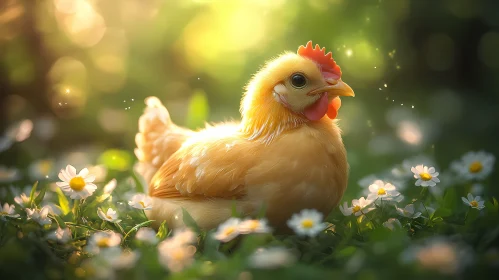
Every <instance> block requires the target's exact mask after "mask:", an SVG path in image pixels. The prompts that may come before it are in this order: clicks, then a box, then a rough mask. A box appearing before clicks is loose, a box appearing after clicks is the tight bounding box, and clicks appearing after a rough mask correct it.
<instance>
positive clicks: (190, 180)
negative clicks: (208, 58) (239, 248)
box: [135, 42, 354, 231]
mask: <svg viewBox="0 0 499 280" xmlns="http://www.w3.org/2000/svg"><path fill="white" fill-rule="evenodd" d="M339 96H354V93H353V91H352V89H351V88H350V87H349V86H348V85H347V84H346V83H344V82H343V81H342V80H341V70H340V67H339V66H338V65H337V64H336V63H335V61H334V60H333V58H332V54H331V53H330V52H329V53H327V54H326V53H325V49H324V48H322V49H321V48H320V47H319V45H316V46H315V48H314V47H313V46H312V42H308V44H307V45H306V46H300V47H299V49H298V52H297V53H296V54H295V53H291V52H286V53H284V54H282V55H280V56H279V57H277V58H275V59H273V60H271V61H269V62H268V63H266V64H265V66H264V67H263V68H262V69H261V70H260V71H259V72H258V73H257V74H256V75H255V76H254V77H253V78H252V79H251V81H250V82H249V83H248V85H247V87H246V92H245V93H244V96H243V98H242V101H241V109H240V111H241V116H242V120H241V122H239V123H220V124H217V125H213V126H207V127H206V128H205V129H202V130H200V131H197V132H194V131H191V130H188V129H185V128H182V127H179V126H177V125H175V124H174V123H173V122H172V121H171V119H170V116H169V114H168V111H167V110H166V108H165V107H164V106H163V105H162V104H161V102H160V101H159V100H158V99H157V98H156V97H148V98H147V99H146V104H147V108H146V109H145V112H144V114H143V115H142V116H141V118H140V120H139V133H138V134H137V135H136V138H135V141H136V144H137V148H136V149H135V153H136V155H137V158H138V159H139V166H138V171H139V173H140V174H141V175H142V176H143V177H144V178H145V180H146V181H147V183H148V184H149V195H150V196H151V197H152V200H153V208H152V210H148V211H146V215H147V216H148V217H149V219H151V220H155V225H156V226H158V225H159V224H160V223H161V222H162V221H166V222H167V224H168V225H169V226H170V227H171V228H179V227H182V226H185V225H184V224H183V219H182V208H185V210H186V211H187V212H189V214H190V215H191V216H192V217H193V218H194V220H195V221H196V222H197V223H198V225H199V226H200V227H201V228H204V229H211V228H214V227H216V226H217V225H218V224H220V223H221V222H223V221H225V220H226V219H228V218H229V217H230V216H231V214H232V210H233V209H234V208H235V209H236V210H237V211H239V213H242V214H244V215H248V216H251V215H255V214H257V213H258V212H259V211H261V209H262V207H263V208H264V209H265V213H266V217H267V219H268V220H269V223H270V225H271V226H272V227H274V228H275V229H277V230H282V231H285V230H286V228H287V226H286V221H287V220H288V219H289V218H290V217H291V215H292V214H294V213H297V212H299V211H301V210H302V209H305V208H309V209H317V210H318V211H320V212H322V213H323V214H325V215H327V214H328V213H329V212H330V211H331V210H332V209H333V208H334V207H335V206H336V205H337V204H338V203H339V201H340V199H341V197H342V196H343V193H344V191H345V188H346V186H347V180H348V163H347V160H346V151H345V147H344V145H343V142H342V139H341V135H340V129H339V128H338V126H337V121H336V120H334V119H335V117H336V115H337V112H338V109H339V107H340V105H341V102H340V99H339Z"/></svg>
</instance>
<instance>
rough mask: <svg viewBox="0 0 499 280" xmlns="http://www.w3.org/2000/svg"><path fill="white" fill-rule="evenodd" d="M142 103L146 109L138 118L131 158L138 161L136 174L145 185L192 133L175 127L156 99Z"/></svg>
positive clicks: (163, 107) (151, 97) (165, 110)
mask: <svg viewBox="0 0 499 280" xmlns="http://www.w3.org/2000/svg"><path fill="white" fill-rule="evenodd" d="M145 103H146V105H147V107H146V108H145V110H144V113H143V114H142V116H140V118H139V132H138V133H137V134H136V135H135V144H136V145H137V148H135V155H136V156H137V159H138V160H139V163H138V165H137V169H136V170H137V172H138V173H139V174H140V175H142V176H143V177H144V179H145V181H146V183H147V184H149V182H150V180H151V178H152V177H153V176H154V174H155V173H156V171H157V170H158V169H159V168H160V167H161V165H163V163H164V162H165V161H166V160H167V159H168V158H169V157H170V156H171V155H172V154H173V153H175V152H176V151H177V150H178V149H179V148H180V146H181V145H182V143H183V142H184V141H185V139H186V138H187V137H188V136H189V135H191V134H192V133H193V132H192V131H191V130H188V129H185V128H182V127H178V126H177V125H175V124H174V123H173V122H172V120H171V118H170V114H169V113H168V110H167V109H166V108H165V106H163V104H162V103H161V101H160V100H159V99H158V98H157V97H154V96H150V97H147V98H146V99H145Z"/></svg>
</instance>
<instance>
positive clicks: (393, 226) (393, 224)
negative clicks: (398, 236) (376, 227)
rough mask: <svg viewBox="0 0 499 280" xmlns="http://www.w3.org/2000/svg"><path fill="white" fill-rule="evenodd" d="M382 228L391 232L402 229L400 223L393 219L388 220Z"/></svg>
mask: <svg viewBox="0 0 499 280" xmlns="http://www.w3.org/2000/svg"><path fill="white" fill-rule="evenodd" d="M383 226H384V227H386V228H387V229H389V230H391V231H394V230H396V229H400V228H402V224H401V223H400V221H399V220H398V219H395V218H390V219H388V220H387V221H386V222H384V223H383Z"/></svg>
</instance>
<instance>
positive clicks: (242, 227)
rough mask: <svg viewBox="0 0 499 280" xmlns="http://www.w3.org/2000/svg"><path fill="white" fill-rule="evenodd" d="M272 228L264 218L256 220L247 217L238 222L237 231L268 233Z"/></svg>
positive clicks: (243, 232) (242, 232)
mask: <svg viewBox="0 0 499 280" xmlns="http://www.w3.org/2000/svg"><path fill="white" fill-rule="evenodd" d="M271 231H272V229H271V228H270V227H269V225H268V222H267V220H266V219H261V220H256V219H253V220H252V219H248V220H244V221H242V222H241V223H240V224H239V233H241V234H248V233H268V232H271Z"/></svg>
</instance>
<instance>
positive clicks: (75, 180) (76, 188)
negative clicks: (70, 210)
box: [56, 165, 97, 199]
mask: <svg viewBox="0 0 499 280" xmlns="http://www.w3.org/2000/svg"><path fill="white" fill-rule="evenodd" d="M59 179H61V180H62V182H57V183H56V184H57V186H59V187H60V188H61V190H62V191H63V192H64V193H66V195H68V196H69V197H70V198H71V199H85V198H87V197H89V196H91V195H92V194H93V193H94V191H95V190H96V189H97V186H96V185H95V184H94V183H93V181H94V180H95V176H93V175H89V172H88V169H87V168H83V169H82V170H81V171H80V173H78V174H76V169H75V168H74V167H73V166H71V165H68V166H66V169H62V170H61V172H59Z"/></svg>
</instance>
